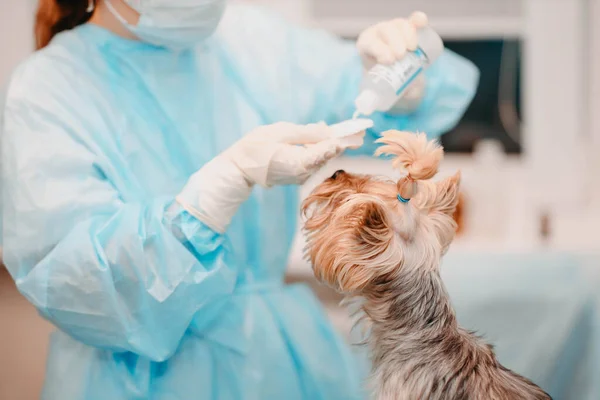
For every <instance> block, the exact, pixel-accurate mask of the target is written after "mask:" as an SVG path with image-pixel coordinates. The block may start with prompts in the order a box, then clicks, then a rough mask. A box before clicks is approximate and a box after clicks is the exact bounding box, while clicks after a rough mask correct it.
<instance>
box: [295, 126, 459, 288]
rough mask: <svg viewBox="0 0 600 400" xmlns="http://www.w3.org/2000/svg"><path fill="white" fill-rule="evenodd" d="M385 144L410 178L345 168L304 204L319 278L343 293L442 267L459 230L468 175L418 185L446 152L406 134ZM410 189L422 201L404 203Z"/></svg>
mask: <svg viewBox="0 0 600 400" xmlns="http://www.w3.org/2000/svg"><path fill="white" fill-rule="evenodd" d="M407 135H412V137H409V136H407ZM382 142H383V143H385V144H387V146H384V148H383V151H382V152H386V150H387V151H388V153H392V154H395V155H396V156H397V157H398V159H400V158H401V156H402V155H404V156H405V157H404V159H403V161H402V162H403V165H404V166H405V167H407V168H406V169H407V171H408V172H409V177H405V178H402V179H400V180H399V181H398V182H394V181H391V180H385V179H381V178H378V177H373V176H367V175H356V174H351V173H346V172H344V171H337V172H336V173H335V174H333V176H331V177H330V178H328V179H326V180H325V181H324V182H323V183H321V184H320V185H319V186H318V187H317V188H315V190H314V191H313V192H312V193H311V195H310V196H309V197H308V198H307V199H306V200H305V202H304V204H303V213H304V215H305V217H306V218H307V219H306V224H305V230H306V232H307V238H308V247H307V250H308V252H307V254H308V257H309V258H310V261H311V262H312V265H313V269H314V272H315V275H316V276H317V277H318V278H319V279H320V280H322V281H324V282H326V283H328V284H329V285H331V286H332V287H334V288H335V289H337V290H338V291H341V292H346V293H353V294H360V293H361V292H363V291H365V290H368V288H369V286H370V285H379V284H382V283H386V282H391V281H393V280H394V277H395V276H397V274H398V273H399V272H400V271H401V270H405V271H406V270H407V269H414V268H432V267H431V266H437V265H438V263H439V259H440V258H441V256H442V255H443V253H444V252H445V250H446V249H447V248H448V246H449V245H450V243H451V241H452V239H453V238H454V234H455V231H456V223H455V221H454V219H453V218H452V216H453V214H454V211H455V209H456V204H457V202H458V187H459V181H460V175H459V174H457V175H455V176H453V177H451V178H448V179H446V180H443V181H441V182H437V183H434V182H431V181H425V180H423V181H418V182H417V181H416V180H417V179H429V178H430V177H432V176H433V175H434V174H435V173H436V172H437V165H438V163H439V161H440V159H441V156H440V154H439V152H441V148H440V147H439V146H437V145H436V146H437V147H436V146H433V147H432V146H431V142H427V140H426V138H425V137H424V135H423V136H419V135H413V134H404V133H401V132H391V133H386V134H385V135H384V138H383V140H382ZM394 146H396V147H394ZM438 149H439V152H438ZM406 154H409V155H410V157H407V156H406ZM398 159H397V160H398ZM406 185H409V186H411V185H412V186H413V188H412V189H411V190H409V192H412V193H413V194H414V197H413V198H412V199H411V200H410V201H409V202H407V203H403V202H401V201H399V199H398V194H399V192H401V191H402V190H404V189H406ZM415 192H416V193H415Z"/></svg>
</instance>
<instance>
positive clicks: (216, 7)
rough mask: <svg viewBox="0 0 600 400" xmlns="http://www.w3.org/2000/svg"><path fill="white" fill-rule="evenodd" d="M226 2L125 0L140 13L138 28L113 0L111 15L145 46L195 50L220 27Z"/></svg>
mask: <svg viewBox="0 0 600 400" xmlns="http://www.w3.org/2000/svg"><path fill="white" fill-rule="evenodd" d="M225 1H226V0H125V3H127V4H128V5H129V6H130V7H131V8H133V9H134V10H136V11H137V12H138V13H140V19H139V21H138V23H137V25H132V24H130V23H128V22H127V21H126V20H125V18H123V17H122V16H121V15H120V14H119V13H118V12H117V10H116V9H115V8H114V6H113V5H112V4H111V1H110V0H105V3H106V5H107V7H108V9H109V11H110V12H111V13H112V14H113V15H114V16H115V17H116V18H117V19H118V20H119V21H120V22H121V23H122V24H123V25H124V26H125V27H126V28H127V29H128V30H129V31H130V32H131V33H133V34H134V35H135V36H137V37H138V38H139V39H140V40H143V41H144V42H148V43H151V44H154V45H156V46H161V47H168V48H171V49H185V48H189V47H193V46H195V45H197V44H198V43H200V42H202V41H203V40H204V39H206V38H208V37H209V36H210V35H211V34H212V33H213V32H214V31H215V30H216V29H217V26H218V25H219V21H220V20H221V17H222V16H223V12H224V11H225Z"/></svg>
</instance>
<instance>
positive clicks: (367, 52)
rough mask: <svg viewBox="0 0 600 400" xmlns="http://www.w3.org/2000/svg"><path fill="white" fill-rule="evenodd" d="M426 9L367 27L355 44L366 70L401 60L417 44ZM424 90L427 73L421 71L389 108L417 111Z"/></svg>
mask: <svg viewBox="0 0 600 400" xmlns="http://www.w3.org/2000/svg"><path fill="white" fill-rule="evenodd" d="M427 24H428V18H427V15H426V14H425V13H422V12H419V11H417V12H414V13H413V14H412V15H411V16H410V17H409V18H408V19H404V18H398V19H394V20H391V21H384V22H380V23H378V24H375V25H373V26H371V27H369V28H367V29H365V30H364V31H363V32H362V33H361V34H360V35H359V37H358V41H357V43H356V46H357V48H358V51H359V53H360V56H361V59H362V63H363V67H364V68H365V70H367V71H368V70H369V69H371V68H372V67H373V66H375V65H376V64H383V65H391V64H393V63H395V62H396V61H398V60H401V59H402V58H403V57H404V55H405V54H406V52H407V51H414V50H416V48H417V45H418V37H417V29H419V28H422V27H425V26H427ZM424 94H425V75H424V74H420V75H419V76H418V77H417V79H415V80H414V81H413V82H412V83H411V85H410V86H409V87H408V88H407V90H406V92H405V93H404V94H403V96H402V98H400V99H399V100H398V102H397V103H396V105H394V107H393V108H392V109H391V110H390V112H391V113H407V112H410V111H414V110H415V109H416V108H417V107H418V106H419V104H420V102H421V100H422V98H423V96H424Z"/></svg>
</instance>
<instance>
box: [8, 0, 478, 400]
mask: <svg viewBox="0 0 600 400" xmlns="http://www.w3.org/2000/svg"><path fill="white" fill-rule="evenodd" d="M225 8H226V6H225V1H224V0H137V1H136V0H110V1H109V0H96V1H88V0H71V1H68V0H60V1H59V0H41V1H40V4H39V10H38V14H37V20H36V27H35V33H36V39H37V45H38V47H39V51H37V52H36V53H35V54H33V55H32V56H31V57H30V58H29V59H28V60H26V61H25V62H24V63H23V64H22V65H21V66H20V67H19V68H18V69H17V70H16V72H15V73H14V75H13V76H12V79H11V82H10V86H9V89H8V93H7V99H6V108H5V111H4V122H3V156H2V157H3V189H4V194H5V204H4V210H3V213H4V246H5V247H4V248H5V253H4V257H5V262H6V265H7V267H8V269H9V271H10V273H11V275H12V277H13V278H14V280H15V282H16V284H17V286H18V288H19V290H20V291H21V293H23V294H24V295H25V296H26V297H27V298H28V299H29V301H30V302H31V303H33V304H34V305H35V306H36V307H37V309H38V310H39V312H40V313H41V314H42V315H43V316H44V317H45V318H47V319H48V320H49V321H51V322H52V323H53V324H54V325H56V326H57V327H58V329H59V330H58V332H56V333H55V334H54V335H53V336H52V339H51V345H50V351H49V361H48V364H47V365H48V368H47V377H46V383H45V387H44V392H43V395H42V398H43V399H46V400H50V399H57V400H58V399H60V400H73V399H80V400H84V399H85V400H97V399H98V400H100V399H102V400H104V399H111V400H119V399H152V400H160V399H221V400H222V399H225V400H226V399H261V400H262V399H353V398H360V397H361V394H360V392H361V387H362V384H363V382H362V380H361V378H362V376H361V375H360V372H359V370H360V368H358V366H357V363H356V362H355V361H354V359H353V358H352V357H353V356H352V354H351V352H350V351H349V349H348V348H347V347H346V344H345V343H344V341H343V340H342V339H341V338H340V337H339V336H338V335H337V334H336V332H335V330H334V328H332V326H331V325H330V324H329V322H328V321H327V319H326V317H325V314H324V312H323V310H322V309H321V307H320V305H319V303H318V301H317V300H316V299H315V297H314V296H313V295H312V294H311V292H310V291H309V289H307V288H305V287H300V286H292V287H285V286H284V285H283V282H282V281H283V275H284V271H285V268H286V262H287V259H288V250H289V248H290V244H291V242H292V237H293V235H294V232H295V229H296V219H297V216H298V204H297V197H298V191H297V186H295V185H296V184H300V183H302V182H304V181H305V180H306V179H307V178H308V177H309V176H310V175H311V174H312V173H313V172H314V171H316V170H317V169H318V168H319V167H320V166H322V165H323V164H324V163H325V162H326V161H327V160H329V159H331V158H332V157H335V156H337V155H339V154H340V153H341V152H342V151H344V150H345V147H346V146H345V145H344V144H342V143H340V142H336V141H335V140H331V139H328V137H329V134H330V130H329V128H328V126H327V124H331V123H334V122H338V121H341V120H344V119H347V118H349V117H350V116H351V115H352V112H353V100H354V98H355V96H356V95H357V93H358V90H359V85H360V82H361V77H362V74H363V69H364V67H365V66H368V65H371V64H372V63H373V62H376V61H379V62H385V63H390V62H393V61H394V60H395V59H399V58H401V57H403V56H404V54H405V52H406V50H407V49H408V50H410V49H414V47H415V45H416V34H415V25H418V24H419V23H424V22H426V17H425V16H424V15H423V14H415V15H413V16H412V17H411V18H410V19H397V20H394V21H390V22H386V23H381V24H378V25H376V26H374V27H371V28H369V29H367V30H366V31H365V32H364V33H363V35H361V38H360V39H359V41H358V46H355V45H353V44H351V43H347V42H344V41H342V40H340V39H337V38H335V37H334V36H332V35H330V34H328V33H326V32H322V31H317V30H310V29H302V28H298V27H293V26H290V25H289V24H288V23H287V22H285V21H282V20H280V19H278V18H277V17H275V16H274V15H271V14H270V13H269V12H266V11H264V10H260V9H259V8H255V7H252V6H235V7H234V6H230V7H229V8H228V9H227V11H226V12H225ZM217 25H219V26H218V29H217ZM357 47H358V49H359V50H358V51H357V49H356V48H357ZM477 80H478V73H477V71H476V69H475V67H474V66H473V65H472V64H471V63H470V62H468V61H466V60H465V59H462V58H461V57H459V56H457V55H456V54H453V53H451V52H449V51H448V52H446V53H445V54H444V55H442V56H441V57H440V59H439V61H438V62H437V63H436V64H435V65H434V66H433V67H432V68H430V69H429V70H428V71H427V75H426V77H425V79H424V80H422V81H420V82H416V83H415V84H414V86H413V87H412V88H411V94H410V95H409V96H407V98H406V99H405V100H404V101H403V102H401V103H399V104H398V105H397V107H395V108H394V110H393V112H390V113H389V114H388V115H384V114H379V115H375V116H374V120H375V126H376V128H377V130H374V131H372V132H368V135H367V143H366V145H365V146H363V148H362V149H361V151H362V152H370V151H371V150H372V148H373V146H372V145H371V142H372V139H371V138H372V137H373V136H375V135H377V133H378V132H380V131H382V130H386V129H391V128H395V129H403V130H410V131H416V130H422V131H425V132H428V133H429V134H431V135H439V134H441V133H443V132H445V131H447V130H449V129H450V128H452V127H453V126H454V125H455V124H456V123H457V121H458V120H459V118H460V117H461V115H462V113H463V112H464V110H465V109H466V107H467V106H468V104H469V102H470V101H471V99H472V97H473V95H474V91H475V88H476V84H477ZM280 121H286V122H280ZM319 121H325V123H321V124H319V123H318V122H319ZM357 140H358V142H356V143H355V145H356V146H358V145H360V142H362V138H361V137H359V138H357ZM297 144H305V145H306V146H297Z"/></svg>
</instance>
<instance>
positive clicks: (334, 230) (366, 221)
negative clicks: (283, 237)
mask: <svg viewBox="0 0 600 400" xmlns="http://www.w3.org/2000/svg"><path fill="white" fill-rule="evenodd" d="M394 240H395V233H394V231H393V229H391V228H390V216H389V214H388V211H387V210H386V206H385V204H384V203H383V202H382V201H380V200H378V199H375V198H373V197H371V196H368V195H364V196H355V197H353V198H352V199H351V200H349V201H348V202H346V203H345V204H343V205H341V206H340V207H339V208H338V209H337V210H336V211H335V215H334V216H333V217H332V218H331V220H330V221H329V223H328V224H327V226H324V227H323V228H322V229H321V230H319V231H317V232H315V233H314V234H313V235H311V236H309V242H308V252H309V257H310V259H311V261H312V264H313V268H314V271H315V274H316V275H317V277H318V278H320V279H321V280H322V281H324V282H327V283H328V284H329V285H331V286H333V287H334V288H336V289H338V290H340V291H343V292H358V291H360V290H362V289H364V288H365V287H366V286H367V285H368V284H369V283H370V282H372V281H373V280H374V279H375V278H377V277H379V276H380V275H382V274H386V273H388V272H390V270H391V269H393V268H395V267H396V266H397V264H395V263H397V262H398V257H395V256H394V254H392V253H393V252H394V251H395V248H396V246H394V244H393V242H394Z"/></svg>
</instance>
